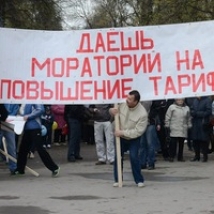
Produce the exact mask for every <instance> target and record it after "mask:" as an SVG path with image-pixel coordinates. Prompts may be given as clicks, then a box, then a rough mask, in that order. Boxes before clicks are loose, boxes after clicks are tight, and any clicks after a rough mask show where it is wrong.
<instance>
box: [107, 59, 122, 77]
mask: <svg viewBox="0 0 214 214" xmlns="http://www.w3.org/2000/svg"><path fill="white" fill-rule="evenodd" d="M106 73H107V74H108V75H109V76H115V75H118V74H119V73H120V69H119V60H118V58H117V57H116V56H108V57H107V59H106Z"/></svg>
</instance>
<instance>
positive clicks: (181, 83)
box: [178, 75, 191, 94]
mask: <svg viewBox="0 0 214 214" xmlns="http://www.w3.org/2000/svg"><path fill="white" fill-rule="evenodd" d="M190 84H191V79H190V76H189V75H179V76H178V93H179V94H181V93H182V92H183V90H182V89H183V87H187V86H190Z"/></svg>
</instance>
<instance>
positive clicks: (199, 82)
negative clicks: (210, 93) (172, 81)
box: [192, 74, 206, 92]
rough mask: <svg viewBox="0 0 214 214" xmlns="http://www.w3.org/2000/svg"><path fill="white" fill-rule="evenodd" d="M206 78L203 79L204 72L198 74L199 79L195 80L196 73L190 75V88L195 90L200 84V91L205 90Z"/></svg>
mask: <svg viewBox="0 0 214 214" xmlns="http://www.w3.org/2000/svg"><path fill="white" fill-rule="evenodd" d="M205 81H206V79H205V74H201V75H200V76H199V79H198V81H196V75H195V74H193V75H192V89H193V92H196V91H197V90H198V88H199V86H200V85H201V86H202V91H205V90H206V87H205V86H206V82H205Z"/></svg>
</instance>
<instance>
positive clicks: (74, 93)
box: [60, 81, 80, 101]
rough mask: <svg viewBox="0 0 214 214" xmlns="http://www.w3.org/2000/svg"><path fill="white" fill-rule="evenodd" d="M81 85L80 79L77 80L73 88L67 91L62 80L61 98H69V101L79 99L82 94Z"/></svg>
mask: <svg viewBox="0 0 214 214" xmlns="http://www.w3.org/2000/svg"><path fill="white" fill-rule="evenodd" d="M79 85H80V83H79V81H76V82H75V83H74V84H72V86H73V88H67V91H64V90H63V89H64V88H63V82H60V91H61V93H60V98H61V100H68V101H76V100H78V99H79V96H80V93H79V92H80V91H79ZM72 89H73V90H72Z"/></svg>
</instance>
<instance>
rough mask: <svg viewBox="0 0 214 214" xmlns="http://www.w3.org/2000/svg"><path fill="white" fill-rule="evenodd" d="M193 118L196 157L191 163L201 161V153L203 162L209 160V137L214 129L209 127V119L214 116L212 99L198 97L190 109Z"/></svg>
mask: <svg viewBox="0 0 214 214" xmlns="http://www.w3.org/2000/svg"><path fill="white" fill-rule="evenodd" d="M190 113H191V116H192V139H193V145H194V150H195V157H194V158H193V159H191V161H200V152H202V154H203V159H202V161H203V162H207V160H208V145H209V136H210V132H211V131H212V127H210V126H209V118H210V116H211V115H212V100H211V99H210V97H197V98H195V99H194V100H193V103H192V106H191V108H190Z"/></svg>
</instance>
